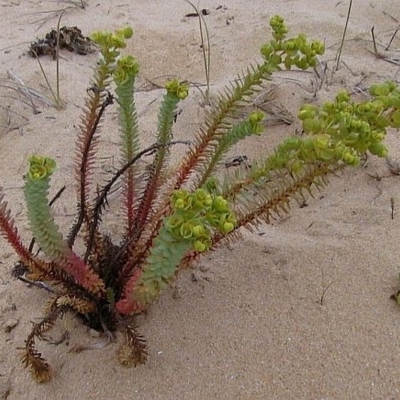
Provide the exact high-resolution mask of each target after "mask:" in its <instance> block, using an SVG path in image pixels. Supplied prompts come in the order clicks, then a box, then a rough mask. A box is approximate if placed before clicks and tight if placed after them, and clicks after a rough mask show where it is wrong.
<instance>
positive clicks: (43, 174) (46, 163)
mask: <svg viewBox="0 0 400 400" xmlns="http://www.w3.org/2000/svg"><path fill="white" fill-rule="evenodd" d="M28 161H29V171H28V176H29V178H30V179H32V180H39V179H44V178H47V177H48V176H49V175H51V174H52V173H53V171H54V170H55V168H56V166H57V164H56V162H55V161H54V160H53V159H52V158H50V157H42V156H31V157H29V159H28Z"/></svg>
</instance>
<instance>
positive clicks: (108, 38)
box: [91, 26, 133, 64]
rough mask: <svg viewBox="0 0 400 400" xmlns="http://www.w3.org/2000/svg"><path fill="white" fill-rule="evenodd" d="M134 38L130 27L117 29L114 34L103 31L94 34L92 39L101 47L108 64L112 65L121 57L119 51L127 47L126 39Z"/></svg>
mask: <svg viewBox="0 0 400 400" xmlns="http://www.w3.org/2000/svg"><path fill="white" fill-rule="evenodd" d="M132 36H133V29H132V28H131V27H130V26H127V27H125V28H121V29H117V30H116V31H115V32H114V33H112V32H110V31H108V30H103V31H96V32H93V33H92V35H91V39H92V40H93V42H95V43H96V44H97V45H98V46H99V47H100V51H101V54H102V55H103V57H104V60H105V62H106V64H109V63H112V62H114V61H115V59H116V58H117V57H118V56H119V54H120V52H119V49H124V48H125V47H126V39H129V38H131V37H132Z"/></svg>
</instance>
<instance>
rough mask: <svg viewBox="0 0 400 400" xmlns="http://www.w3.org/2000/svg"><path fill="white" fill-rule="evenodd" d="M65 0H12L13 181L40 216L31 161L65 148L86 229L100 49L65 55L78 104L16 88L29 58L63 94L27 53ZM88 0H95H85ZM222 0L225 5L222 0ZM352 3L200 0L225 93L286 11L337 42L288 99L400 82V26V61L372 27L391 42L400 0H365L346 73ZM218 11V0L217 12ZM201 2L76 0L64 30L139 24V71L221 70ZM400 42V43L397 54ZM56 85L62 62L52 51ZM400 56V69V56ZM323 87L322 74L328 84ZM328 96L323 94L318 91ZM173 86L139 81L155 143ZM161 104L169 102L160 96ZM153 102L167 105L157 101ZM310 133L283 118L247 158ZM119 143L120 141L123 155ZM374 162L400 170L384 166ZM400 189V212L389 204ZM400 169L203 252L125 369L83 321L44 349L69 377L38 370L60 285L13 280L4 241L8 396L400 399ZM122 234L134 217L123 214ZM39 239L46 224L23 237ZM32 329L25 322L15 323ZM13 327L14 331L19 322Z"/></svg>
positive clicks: (8, 5)
mask: <svg viewBox="0 0 400 400" xmlns="http://www.w3.org/2000/svg"><path fill="white" fill-rule="evenodd" d="M66 3H68V2H67V1H65V2H61V1H60V2H58V3H57V2H55V1H54V2H52V1H39V0H36V1H26V0H8V1H4V0H3V1H0V15H1V21H2V24H1V31H0V63H1V69H0V96H1V103H0V125H1V127H0V144H1V146H0V169H1V171H2V174H1V186H3V188H4V192H5V194H6V196H7V199H8V200H9V202H10V205H11V207H12V209H13V211H14V212H15V214H16V220H17V222H18V224H19V227H22V231H23V232H24V228H26V227H27V222H26V219H25V215H24V204H23V196H22V190H21V189H22V175H23V173H24V171H25V168H26V157H27V156H28V155H29V154H31V153H35V152H40V153H42V154H43V153H44V154H49V155H52V156H53V157H55V158H56V159H57V162H58V163H59V165H60V169H59V171H58V172H57V174H56V176H55V180H54V182H55V185H54V186H55V187H54V190H56V189H57V188H59V187H60V186H61V185H63V184H67V185H68V190H67V193H66V194H65V196H63V197H62V198H61V199H60V201H59V202H58V203H57V205H56V207H55V212H56V218H57V222H59V224H60V225H61V227H64V228H67V227H68V226H70V223H71V218H72V213H73V211H74V205H75V197H74V194H73V191H72V180H71V176H72V172H73V157H72V152H73V148H74V140H75V135H76V131H77V130H76V125H77V124H78V123H79V115H80V109H81V107H82V104H83V97H84V95H85V90H86V88H87V86H88V79H89V78H90V75H91V70H90V66H91V65H93V63H94V62H95V60H96V54H89V55H86V56H81V55H77V54H74V53H69V52H63V54H62V56H63V59H62V60H61V96H62V98H63V100H64V101H65V103H66V109H65V110H64V111H56V110H55V109H54V108H52V107H46V106H44V105H43V104H41V103H40V102H36V104H37V107H38V109H39V110H40V113H38V114H34V113H33V112H32V108H31V107H30V106H29V105H26V104H24V103H23V102H22V100H23V99H22V97H21V96H20V95H19V94H18V93H16V92H15V91H14V90H10V89H7V88H6V87H5V86H9V82H8V78H7V71H12V72H13V73H14V74H16V75H17V76H19V77H20V78H21V79H23V80H24V82H25V83H26V84H27V85H28V86H30V87H32V88H35V89H38V90H40V91H42V92H45V93H47V92H46V88H45V85H44V80H43V77H42V74H41V72H40V69H39V67H38V64H37V62H36V61H35V60H34V59H33V58H30V57H29V56H27V55H26V51H27V49H28V47H29V42H30V41H32V40H34V39H35V38H36V37H42V36H44V35H45V33H46V32H48V31H49V30H50V29H52V28H54V27H55V26H56V22H57V21H56V18H51V19H50V20H49V21H47V22H44V23H43V24H42V21H41V19H42V18H45V17H51V16H52V14H48V13H46V14H44V13H45V12H46V11H49V10H57V9H62V8H65V7H67V6H70V5H71V4H66ZM76 3H78V2H76ZM219 5H221V6H223V7H218V6H219ZM347 7H348V2H347V1H343V2H335V1H317V0H299V1H296V0H281V1H272V0H271V1H268V2H266V1H263V0H252V1H248V2H244V1H242V0H225V2H224V3H219V2H214V1H210V0H207V1H206V0H203V1H202V2H201V8H207V9H209V10H210V14H209V15H208V16H206V20H207V23H208V27H209V30H210V34H211V46H212V47H211V51H212V69H211V82H212V91H213V92H214V93H216V92H217V91H218V89H219V88H221V87H222V84H224V83H227V82H229V81H231V80H233V79H234V77H235V74H236V73H238V72H239V71H240V70H241V69H242V68H244V67H246V66H247V65H248V63H249V62H252V61H257V60H258V59H259V58H258V57H259V56H258V54H259V53H258V49H259V47H260V46H261V44H263V43H264V42H266V41H267V40H268V39H269V38H270V32H269V28H268V20H269V18H270V17H271V16H272V15H274V14H276V13H278V14H280V15H282V16H283V17H284V18H285V19H286V20H287V22H288V24H289V26H290V27H291V31H292V32H293V33H294V34H296V33H298V32H306V33H307V34H308V35H309V36H310V37H314V38H318V39H320V40H324V41H325V42H326V46H327V52H326V55H324V56H323V57H322V59H321V61H323V62H324V63H326V65H327V74H326V76H325V78H326V79H324V81H323V82H322V83H321V82H319V81H318V80H317V81H316V80H315V76H314V75H313V74H311V73H299V72H296V71H292V72H289V73H288V72H285V73H281V74H279V75H278V76H277V77H276V78H275V82H274V83H275V84H276V85H277V89H276V92H275V96H276V97H275V101H276V103H275V104H276V105H280V106H281V107H282V106H284V107H285V108H286V109H287V111H288V112H289V113H292V114H294V115H295V113H296V110H297V108H298V106H299V104H301V103H302V102H304V101H308V102H310V101H314V102H320V101H322V100H324V99H327V98H331V97H332V96H333V95H334V93H335V92H336V91H337V90H338V89H339V88H341V87H345V88H347V89H348V90H350V91H352V92H354V93H356V95H358V96H359V97H360V98H362V96H363V94H362V90H363V89H365V88H366V87H368V85H369V84H371V83H372V82H374V81H382V80H385V79H394V80H396V77H397V78H399V75H397V73H398V71H399V61H398V60H399V59H400V37H399V36H397V37H396V38H395V39H394V41H393V43H392V44H391V47H390V51H389V52H386V53H385V49H384V47H381V46H379V47H378V48H379V51H380V52H382V53H384V55H385V56H387V57H389V58H390V57H392V59H395V58H396V56H397V61H395V60H394V63H390V62H388V61H385V60H383V59H377V58H376V57H375V56H374V55H373V54H372V53H371V51H372V49H373V47H372V43H371V36H370V30H371V28H372V26H374V27H375V35H376V38H377V42H378V43H380V44H383V45H386V44H388V43H389V40H390V38H391V36H392V34H393V33H394V32H395V30H396V28H397V27H398V26H399V22H398V20H399V19H400V11H399V7H398V4H397V5H396V2H395V1H393V0H381V1H379V2H377V1H369V0H368V1H367V0H358V1H355V2H354V5H353V12H352V15H351V19H350V23H349V30H348V35H347V39H348V40H347V41H346V44H345V48H344V51H343V55H342V60H343V63H342V64H341V65H340V69H339V70H338V71H336V72H335V73H334V74H333V73H332V70H333V68H334V65H335V61H334V59H335V55H336V52H337V50H338V46H339V42H340V38H341V35H342V31H343V27H344V24H345V20H346V13H347ZM217 8H218V9H217ZM191 11H192V10H191V8H190V7H189V6H188V5H187V4H186V3H184V2H183V1H181V0H168V1H167V0H164V1H163V0H151V1H149V0H146V1H144V0H136V1H92V0H89V1H88V6H87V8H86V9H84V10H83V9H80V8H77V7H75V8H74V7H72V8H70V9H68V10H66V12H65V14H64V16H63V19H62V25H64V24H65V25H69V26H75V25H76V26H78V27H80V28H81V29H82V31H83V33H84V34H89V33H90V32H92V31H93V30H95V29H104V28H108V29H114V28H117V27H120V26H122V25H125V24H131V25H133V27H134V28H135V30H136V35H135V38H134V40H133V44H132V45H130V47H129V49H128V50H129V51H131V52H133V53H134V54H135V55H136V56H137V58H138V60H139V61H140V64H141V73H140V82H141V83H145V82H146V79H149V80H151V81H153V82H156V83H162V82H163V81H165V79H166V75H174V76H178V77H180V78H181V79H187V80H189V81H194V82H200V83H201V82H204V72H203V64H202V51H201V49H200V41H199V36H198V25H197V20H196V19H195V18H184V15H185V14H186V13H189V12H191ZM396 50H397V52H396ZM42 63H43V68H44V69H45V70H46V71H47V73H48V76H49V78H50V80H51V81H52V82H54V70H55V63H54V61H52V60H51V59H50V58H43V59H42ZM396 63H397V65H396ZM316 82H317V83H318V82H319V83H321V84H320V85H319V86H316ZM315 93H316V96H314V94H315ZM161 96H162V92H160V91H159V90H151V91H140V92H139V93H138V96H137V103H138V108H139V112H140V117H141V129H142V131H143V141H144V143H151V142H152V139H151V135H152V134H153V132H154V126H155V125H154V124H155V121H156V112H157V104H158V100H159V99H160V98H161ZM153 100H156V101H155V102H154V103H151V102H152V101H153ZM200 100H201V96H200V94H199V93H198V92H197V91H196V90H195V89H194V90H193V91H192V96H191V97H190V98H189V99H188V100H186V101H185V102H184V103H183V104H182V109H183V112H182V114H181V115H180V117H179V119H178V123H177V124H176V136H177V137H180V138H186V139H190V137H191V136H192V135H193V134H194V132H195V131H196V127H197V124H198V122H199V121H201V113H202V109H201V106H200V104H199V103H200ZM150 103H151V104H150ZM297 128H298V123H297V122H294V123H293V124H292V125H291V126H287V125H279V126H274V127H270V128H268V133H266V135H265V136H264V137H263V138H262V139H259V140H250V141H249V142H247V143H246V144H245V145H241V146H240V147H238V148H237V149H235V152H234V153H235V154H236V153H237V154H245V155H247V156H249V157H250V158H251V157H254V156H256V155H257V153H258V154H259V153H262V154H265V153H266V152H268V151H271V149H272V148H273V146H274V144H275V143H277V141H278V140H279V138H280V137H282V136H283V135H285V134H288V133H290V132H293V131H295V130H296V129H297ZM104 132H105V137H104V143H103V144H104V150H105V151H104V158H103V159H102V160H103V161H101V162H99V166H98V168H99V170H101V169H102V168H103V167H104V165H105V164H107V165H112V163H113V158H112V156H113V155H115V154H116V151H117V146H116V142H117V131H116V123H115V112H114V111H113V112H112V115H111V118H110V119H109V122H108V123H107V124H106V126H105V127H104ZM388 145H389V147H390V153H391V157H392V158H394V159H400V144H399V141H398V133H396V132H390V134H389V136H388ZM114 149H115V151H114ZM370 175H376V176H379V177H383V178H382V179H373V178H371V176H370ZM391 198H394V199H395V204H398V206H397V207H395V214H394V219H393V220H392V219H391V208H390V199H391ZM397 209H398V210H400V182H399V178H398V177H397V176H393V175H390V173H389V171H388V169H387V166H386V163H385V161H384V160H377V159H374V158H370V159H369V161H368V164H367V166H366V167H364V168H359V169H357V170H347V171H346V172H345V173H344V174H343V176H342V177H340V178H336V177H333V178H331V180H330V186H328V187H327V188H325V189H323V190H322V192H321V193H317V194H316V198H315V199H311V200H310V201H309V202H308V205H307V207H304V208H301V209H298V208H296V207H295V208H294V209H293V212H292V213H291V214H290V216H287V217H285V218H284V219H283V220H282V221H277V222H276V223H274V224H272V225H268V226H262V227H261V228H260V231H259V232H258V233H254V234H250V233H245V235H244V240H243V241H241V242H238V243H237V244H235V245H233V246H231V247H230V248H223V249H220V250H218V251H217V252H215V253H213V254H210V255H209V256H207V257H204V258H203V259H202V260H201V261H200V262H199V264H197V265H196V266H194V269H193V270H192V271H188V272H186V273H184V274H182V275H181V277H180V279H179V280H178V282H177V285H176V286H175V288H173V289H171V290H170V291H167V292H166V293H164V294H163V296H162V297H161V298H160V300H159V301H158V302H157V303H156V304H154V306H153V307H152V308H151V309H150V311H149V312H148V314H147V315H145V316H142V317H141V318H140V331H141V333H143V335H144V336H145V337H146V339H147V341H148V347H149V360H148V363H147V364H146V365H144V366H140V367H138V368H136V369H125V368H123V367H121V366H120V365H119V363H118V361H117V358H116V356H115V351H116V349H117V348H118V345H117V344H111V345H109V346H107V347H106V348H104V349H99V350H91V351H83V352H81V353H78V354H76V353H70V352H69V350H70V349H71V348H73V346H76V345H82V344H85V343H89V344H90V343H94V342H97V341H101V340H102V338H95V337H93V336H95V335H94V334H93V332H88V331H87V329H86V328H85V327H83V326H82V325H81V324H80V323H79V322H78V321H76V320H75V319H74V318H73V317H67V318H65V319H64V320H63V321H61V322H60V323H59V324H58V326H57V328H56V329H55V330H54V333H53V336H54V338H57V335H60V334H61V333H62V332H63V331H65V330H68V331H69V333H70V339H69V340H68V342H64V343H62V344H60V345H51V344H45V345H43V346H40V350H43V352H44V356H45V357H46V358H47V359H48V361H49V362H50V363H51V365H52V366H53V368H54V371H55V376H54V379H53V380H52V381H51V382H50V383H48V384H45V385H38V384H36V383H34V382H33V381H32V380H31V378H30V376H29V373H28V371H26V370H24V369H23V367H22V365H21V363H20V361H19V359H18V347H20V346H21V345H22V344H23V341H24V339H25V338H26V336H27V335H28V333H29V332H30V329H31V321H37V320H38V318H39V317H40V316H41V315H42V314H41V311H42V308H43V305H44V304H45V302H46V299H47V295H46V293H45V292H43V291H41V290H39V289H37V288H27V287H26V286H25V285H24V284H23V283H22V282H20V281H16V280H15V279H13V278H12V277H11V274H10V270H11V267H12V266H13V264H14V263H15V261H16V258H15V256H14V254H13V253H12V251H11V249H10V247H9V246H8V245H7V244H6V243H5V242H4V241H0V264H1V265H0V309H1V313H2V314H1V316H0V323H1V330H0V397H1V398H8V399H30V400H33V399H63V400H64V399H65V400H68V399H92V398H93V399H113V398H115V399H131V398H135V399H213V398H221V399H321V400H322V399H398V398H400V376H399V371H398V365H399V364H400V309H399V307H398V306H397V305H396V304H395V302H393V301H392V300H390V296H391V295H392V294H393V293H394V292H396V290H397V286H398V273H399V272H400V262H399V259H400V247H399V243H398V238H399V235H400V228H399V220H400V214H399V213H398V211H397ZM106 223H107V224H106V226H107V229H109V230H110V232H111V233H114V232H115V234H116V235H117V234H118V231H117V228H118V220H117V219H116V218H110V219H109V220H107V221H106ZM24 234H25V235H26V240H29V234H28V232H27V231H25V232H24ZM14 325H15V326H14ZM6 331H9V332H6Z"/></svg>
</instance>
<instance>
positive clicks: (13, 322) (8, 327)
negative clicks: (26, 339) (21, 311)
mask: <svg viewBox="0 0 400 400" xmlns="http://www.w3.org/2000/svg"><path fill="white" fill-rule="evenodd" d="M18 323H19V321H18V320H17V319H15V318H11V319H8V320H7V321H6V322H5V324H4V332H6V333H9V332H11V331H12V330H13V329H14V328H15V327H16V326H17V325H18Z"/></svg>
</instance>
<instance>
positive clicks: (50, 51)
mask: <svg viewBox="0 0 400 400" xmlns="http://www.w3.org/2000/svg"><path fill="white" fill-rule="evenodd" d="M57 35H58V32H57V30H55V29H53V30H52V31H50V32H49V33H47V34H46V36H45V38H44V39H37V40H35V41H34V42H32V43H31V45H30V49H29V52H28V54H29V55H30V56H32V57H36V56H46V55H50V56H52V57H53V59H56V55H57ZM59 46H60V49H67V50H69V51H74V52H76V53H78V54H82V55H86V54H88V53H92V52H93V51H95V50H96V46H95V44H94V43H93V42H92V40H91V39H90V38H88V37H86V36H83V35H82V31H81V30H80V29H79V28H78V27H77V26H73V27H69V26H63V27H62V28H60V44H59Z"/></svg>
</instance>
